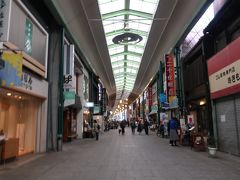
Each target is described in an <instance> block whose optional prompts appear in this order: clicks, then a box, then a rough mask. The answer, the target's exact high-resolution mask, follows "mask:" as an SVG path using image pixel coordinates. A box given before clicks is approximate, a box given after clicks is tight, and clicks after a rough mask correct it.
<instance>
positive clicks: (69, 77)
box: [63, 74, 74, 89]
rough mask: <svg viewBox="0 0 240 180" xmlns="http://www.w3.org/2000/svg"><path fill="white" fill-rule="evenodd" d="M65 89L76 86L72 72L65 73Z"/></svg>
mask: <svg viewBox="0 0 240 180" xmlns="http://www.w3.org/2000/svg"><path fill="white" fill-rule="evenodd" d="M63 87H64V89H73V88H74V80H73V76H72V75H71V74H66V75H64V84H63Z"/></svg>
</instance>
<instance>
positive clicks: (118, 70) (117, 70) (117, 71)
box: [113, 68, 124, 74]
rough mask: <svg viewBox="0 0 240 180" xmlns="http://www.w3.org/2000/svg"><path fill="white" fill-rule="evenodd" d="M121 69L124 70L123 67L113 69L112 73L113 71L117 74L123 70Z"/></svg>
mask: <svg viewBox="0 0 240 180" xmlns="http://www.w3.org/2000/svg"><path fill="white" fill-rule="evenodd" d="M123 71H124V69H123V68H120V69H116V70H114V71H113V73H114V74H119V73H121V72H123Z"/></svg>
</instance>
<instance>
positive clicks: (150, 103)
mask: <svg viewBox="0 0 240 180" xmlns="http://www.w3.org/2000/svg"><path fill="white" fill-rule="evenodd" d="M148 105H149V107H151V106H152V87H149V88H148Z"/></svg>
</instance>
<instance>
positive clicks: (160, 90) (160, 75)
mask: <svg viewBox="0 0 240 180" xmlns="http://www.w3.org/2000/svg"><path fill="white" fill-rule="evenodd" d="M161 93H163V63H162V61H160V66H159V71H158V74H157V102H158V103H157V104H158V113H157V124H158V126H159V125H160V112H161V111H162V108H161V107H162V106H161V102H160V94H161Z"/></svg>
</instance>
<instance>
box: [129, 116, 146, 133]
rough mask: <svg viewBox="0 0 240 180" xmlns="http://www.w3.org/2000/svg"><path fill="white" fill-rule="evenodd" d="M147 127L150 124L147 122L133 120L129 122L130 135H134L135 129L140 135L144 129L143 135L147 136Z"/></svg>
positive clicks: (140, 119)
mask: <svg viewBox="0 0 240 180" xmlns="http://www.w3.org/2000/svg"><path fill="white" fill-rule="evenodd" d="M149 125H150V123H149V122H148V120H147V119H145V120H143V119H142V118H139V119H138V121H137V120H136V119H135V118H133V119H132V120H131V122H130V126H131V129H132V134H135V129H136V128H137V132H138V134H141V132H142V130H143V129H144V131H145V134H146V135H148V129H149Z"/></svg>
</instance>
